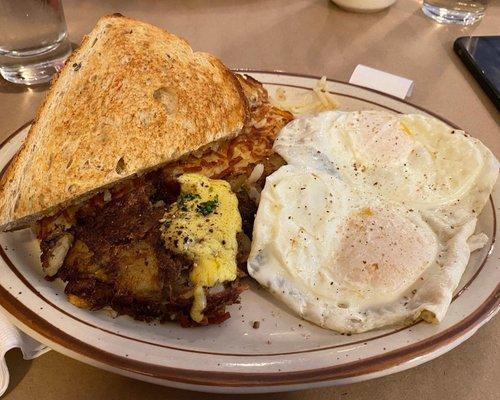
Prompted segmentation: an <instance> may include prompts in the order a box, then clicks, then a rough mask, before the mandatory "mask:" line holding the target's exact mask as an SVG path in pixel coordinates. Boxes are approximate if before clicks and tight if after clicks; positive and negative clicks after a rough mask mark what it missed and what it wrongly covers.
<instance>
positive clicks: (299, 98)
mask: <svg viewBox="0 0 500 400" xmlns="http://www.w3.org/2000/svg"><path fill="white" fill-rule="evenodd" d="M270 100H271V103H272V104H274V105H275V106H277V107H280V108H282V109H284V110H287V111H289V112H291V113H292V114H293V115H294V116H296V117H297V116H301V115H305V114H312V113H317V112H321V111H327V110H335V109H337V108H339V106H340V104H339V102H338V101H337V99H336V98H335V97H334V96H333V95H332V94H331V93H330V92H328V90H327V88H326V76H323V77H322V78H321V79H320V80H319V81H318V82H317V84H316V86H315V87H314V88H313V89H312V91H311V92H307V93H300V94H295V95H288V94H287V92H286V90H285V89H284V88H278V89H277V90H276V93H275V95H274V96H272V97H271V99H270Z"/></svg>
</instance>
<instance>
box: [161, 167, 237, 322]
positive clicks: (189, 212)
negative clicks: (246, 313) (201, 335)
mask: <svg viewBox="0 0 500 400" xmlns="http://www.w3.org/2000/svg"><path fill="white" fill-rule="evenodd" d="M178 180H179V183H180V184H181V194H180V196H179V198H178V200H177V202H176V203H174V204H173V205H172V206H171V207H170V208H169V210H168V211H167V213H166V214H165V216H164V219H165V222H164V224H163V227H162V238H163V240H164V243H165V246H166V247H167V248H168V249H170V250H172V251H174V252H176V253H181V254H184V255H186V256H187V257H188V258H190V259H191V260H192V261H193V264H194V265H193V269H192V271H191V273H190V275H189V280H190V282H191V283H192V284H193V286H194V301H193V305H192V307H191V318H192V319H193V320H194V321H196V322H201V321H202V320H203V310H204V308H205V306H206V299H205V293H204V289H203V288H204V287H212V286H214V285H216V284H218V283H222V282H228V281H233V280H235V279H236V271H237V266H236V253H237V250H238V244H237V241H236V233H238V232H239V231H241V217H240V214H239V211H238V200H237V198H236V196H235V195H234V193H233V192H232V191H231V187H230V185H229V183H227V182H226V181H223V180H214V179H209V178H207V177H205V176H203V175H200V174H185V175H182V176H180V177H179V179H178Z"/></svg>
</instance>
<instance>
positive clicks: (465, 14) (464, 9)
mask: <svg viewBox="0 0 500 400" xmlns="http://www.w3.org/2000/svg"><path fill="white" fill-rule="evenodd" d="M486 3H487V0H460V1H456V0H424V3H423V5H422V11H423V12H424V14H425V15H427V16H428V17H430V18H432V19H434V20H435V21H437V22H440V23H442V24H451V23H455V24H461V25H472V24H474V23H476V22H478V21H479V20H481V18H483V16H484V12H485V10H486Z"/></svg>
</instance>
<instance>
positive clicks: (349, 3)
mask: <svg viewBox="0 0 500 400" xmlns="http://www.w3.org/2000/svg"><path fill="white" fill-rule="evenodd" d="M331 1H332V3H335V4H337V5H338V6H339V7H341V8H343V9H344V10H347V11H353V12H365V13H366V12H377V11H382V10H384V9H386V8H388V7H390V6H392V5H393V4H394V3H395V2H396V0H331Z"/></svg>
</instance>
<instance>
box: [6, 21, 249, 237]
mask: <svg viewBox="0 0 500 400" xmlns="http://www.w3.org/2000/svg"><path fill="white" fill-rule="evenodd" d="M247 118H248V102H247V100H246V98H245V96H244V93H243V89H242V87H241V85H240V83H239V81H238V80H237V78H236V77H235V76H234V75H233V74H232V72H231V71H229V70H228V69H227V68H226V67H225V66H224V65H223V64H222V63H221V62H220V61H219V60H218V59H217V58H215V57H213V56H211V55H209V54H206V53H201V52H193V50H192V49H191V47H190V46H189V44H188V43H187V42H186V41H185V40H183V39H180V38H178V37H177V36H175V35H172V34H170V33H169V32H167V31H164V30H162V29H160V28H157V27H154V26H152V25H149V24H146V23H143V22H139V21H135V20H133V19H130V18H126V17H123V16H121V15H116V14H115V15H111V16H105V17H102V18H101V19H100V20H99V21H98V22H97V25H96V27H95V28H94V29H93V31H92V32H91V33H90V34H89V35H88V36H86V37H85V38H84V39H83V41H82V44H81V46H80V47H79V49H78V50H76V51H75V52H74V53H73V54H72V55H71V56H70V58H69V59H68V60H67V62H66V64H65V66H64V68H63V69H62V70H61V71H60V73H59V74H58V76H56V77H54V79H53V81H52V85H51V88H50V90H49V92H48V94H47V96H46V98H45V100H44V102H43V104H42V106H41V107H40V109H39V111H38V113H37V116H36V117H35V120H34V122H33V124H32V126H31V128H30V131H29V133H28V136H27V138H26V140H25V141H24V143H23V145H22V146H21V148H20V150H19V151H18V152H17V154H16V155H15V157H14V158H13V160H12V162H11V163H10V165H9V167H8V168H7V170H6V172H5V174H4V176H3V177H2V180H1V181H0V230H12V229H19V228H24V227H27V226H29V225H30V224H32V223H33V222H34V221H36V220H38V219H40V218H41V217H44V216H47V215H51V214H53V213H55V212H57V211H58V210H60V209H62V208H66V207H67V206H69V205H73V204H77V203H80V202H82V201H84V200H86V199H88V198H89V197H91V196H93V195H94V194H96V193H98V192H101V191H103V190H104V189H106V188H107V187H109V186H112V185H114V184H116V183H117V182H119V181H122V180H124V179H128V178H131V177H133V176H135V175H141V174H143V173H145V172H147V171H150V170H152V169H155V168H158V167H160V166H162V165H164V164H166V163H168V162H171V161H175V160H176V159H178V158H180V157H181V156H185V155H187V154H189V153H191V152H193V151H196V150H197V149H199V148H201V147H203V146H204V145H207V144H208V143H211V142H215V141H218V140H222V139H227V138H230V137H232V136H234V135H237V134H239V133H240V132H241V129H242V128H243V126H244V124H245V121H246V119H247Z"/></svg>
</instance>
